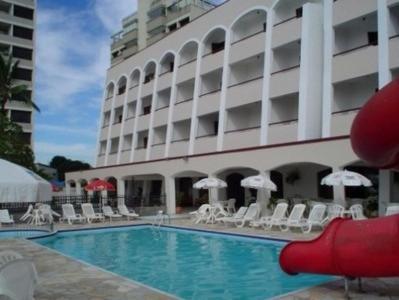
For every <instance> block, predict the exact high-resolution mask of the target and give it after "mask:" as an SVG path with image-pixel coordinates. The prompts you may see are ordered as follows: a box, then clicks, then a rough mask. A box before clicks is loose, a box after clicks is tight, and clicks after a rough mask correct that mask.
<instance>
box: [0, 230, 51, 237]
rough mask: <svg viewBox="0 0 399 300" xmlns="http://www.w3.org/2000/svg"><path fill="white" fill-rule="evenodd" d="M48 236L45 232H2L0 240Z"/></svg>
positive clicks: (0, 231) (0, 232)
mask: <svg viewBox="0 0 399 300" xmlns="http://www.w3.org/2000/svg"><path fill="white" fill-rule="evenodd" d="M47 234H48V232H47V231H44V230H18V229H10V230H0V239H15V238H31V237H37V236H42V235H47Z"/></svg>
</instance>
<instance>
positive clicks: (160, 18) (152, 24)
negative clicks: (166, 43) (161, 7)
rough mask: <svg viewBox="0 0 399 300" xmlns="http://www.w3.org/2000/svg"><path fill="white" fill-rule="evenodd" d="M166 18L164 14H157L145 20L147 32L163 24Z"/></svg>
mask: <svg viewBox="0 0 399 300" xmlns="http://www.w3.org/2000/svg"><path fill="white" fill-rule="evenodd" d="M166 20H167V18H166V16H158V17H155V18H153V19H150V20H149V21H148V22H147V32H151V31H153V30H154V29H157V28H159V27H162V26H165V24H166Z"/></svg>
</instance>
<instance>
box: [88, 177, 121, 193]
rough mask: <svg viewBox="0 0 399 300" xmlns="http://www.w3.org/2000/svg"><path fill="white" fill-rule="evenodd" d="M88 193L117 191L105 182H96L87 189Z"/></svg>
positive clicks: (91, 183) (99, 180)
mask: <svg viewBox="0 0 399 300" xmlns="http://www.w3.org/2000/svg"><path fill="white" fill-rule="evenodd" d="M85 190H86V191H93V192H102V191H115V187H114V186H113V185H112V184H111V183H109V182H107V181H105V180H101V179H98V180H94V181H92V182H90V183H89V184H88V185H86V187H85Z"/></svg>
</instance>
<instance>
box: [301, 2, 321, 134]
mask: <svg viewBox="0 0 399 300" xmlns="http://www.w3.org/2000/svg"><path fill="white" fill-rule="evenodd" d="M322 84H323V5H322V4H321V3H306V4H305V5H304V6H303V17H302V39H301V68H300V79H299V107H298V140H307V139H315V138H320V137H321V127H322V122H321V114H322V102H321V101H320V99H321V97H322Z"/></svg>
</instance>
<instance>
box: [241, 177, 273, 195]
mask: <svg viewBox="0 0 399 300" xmlns="http://www.w3.org/2000/svg"><path fill="white" fill-rule="evenodd" d="M241 186H242V187H246V188H250V189H266V190H270V191H273V192H275V191H277V186H276V185H275V184H274V182H273V181H271V180H270V179H269V178H267V177H265V176H262V175H256V176H250V177H247V178H244V179H243V180H241Z"/></svg>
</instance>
